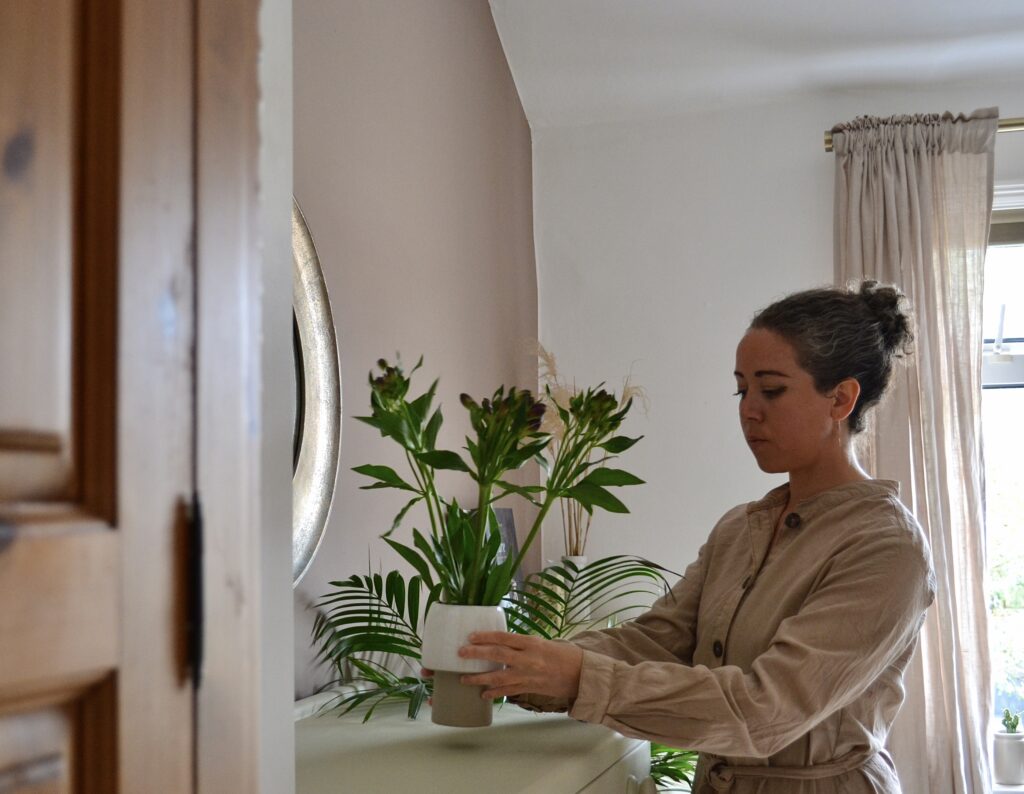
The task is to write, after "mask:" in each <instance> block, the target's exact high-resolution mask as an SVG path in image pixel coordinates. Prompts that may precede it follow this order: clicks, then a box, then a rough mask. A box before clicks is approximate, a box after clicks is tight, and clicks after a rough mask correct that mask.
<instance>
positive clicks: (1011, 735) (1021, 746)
mask: <svg viewBox="0 0 1024 794" xmlns="http://www.w3.org/2000/svg"><path fill="white" fill-rule="evenodd" d="M1002 723H1003V728H1005V730H1002V731H996V733H995V741H994V743H993V747H992V773H993V777H994V778H995V782H996V783H1004V784H1006V785H1011V786H1019V785H1021V784H1024V733H1019V732H1018V731H1017V728H1018V727H1019V726H1020V714H1011V713H1010V710H1009V709H1003V719H1002Z"/></svg>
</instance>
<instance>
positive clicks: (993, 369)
mask: <svg viewBox="0 0 1024 794" xmlns="http://www.w3.org/2000/svg"><path fill="white" fill-rule="evenodd" d="M1000 215H1001V217H1000ZM984 301H985V302H984V319H983V329H984V330H983V333H984V336H985V347H984V354H983V363H982V384H983V389H982V400H981V405H982V408H981V422H982V443H983V445H984V453H985V523H986V531H987V538H986V546H987V549H988V568H989V570H988V574H989V580H988V581H989V609H990V612H991V618H990V635H989V636H990V645H991V650H992V668H993V669H992V673H993V680H994V684H995V701H994V705H995V717H996V722H997V723H998V720H999V719H1000V718H1001V717H1002V713H1003V709H1004V708H1008V709H1009V710H1010V711H1011V712H1013V713H1018V712H1024V543H1022V538H1024V455H1022V450H1024V214H1022V213H1020V212H1017V213H1016V217H1014V216H1013V215H1012V214H1010V213H1002V214H997V215H995V216H994V217H993V224H992V234H991V237H990V240H989V248H988V253H987V255H986V258H985V297H984Z"/></svg>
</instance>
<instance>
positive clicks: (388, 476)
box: [352, 464, 419, 493]
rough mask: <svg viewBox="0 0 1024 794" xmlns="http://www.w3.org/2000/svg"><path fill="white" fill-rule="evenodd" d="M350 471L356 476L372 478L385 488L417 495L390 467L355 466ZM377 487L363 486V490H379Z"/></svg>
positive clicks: (416, 490) (417, 490) (415, 489)
mask: <svg viewBox="0 0 1024 794" xmlns="http://www.w3.org/2000/svg"><path fill="white" fill-rule="evenodd" d="M352 471H354V472H355V473H356V474H363V475H365V476H367V477H372V478H373V479H375V480H379V481H380V482H381V483H383V484H384V485H385V486H387V487H389V488H399V489H401V490H403V491H414V492H416V493H419V489H417V488H413V487H412V486H411V485H409V483H407V482H406V481H405V480H403V479H402V478H401V477H400V476H398V472H396V471H395V470H394V469H392V468H391V467H390V466H373V465H369V464H367V465H365V466H355V467H354V468H353V469H352ZM379 487H380V486H379V485H364V486H363V488H364V489H371V488H379Z"/></svg>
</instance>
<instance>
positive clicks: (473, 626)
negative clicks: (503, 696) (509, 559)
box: [421, 603, 507, 728]
mask: <svg viewBox="0 0 1024 794" xmlns="http://www.w3.org/2000/svg"><path fill="white" fill-rule="evenodd" d="M506 630H507V628H506V623H505V610H504V609H502V608H501V607H477V606H462V605H459V604H441V603H438V604H434V605H433V606H432V607H431V608H430V612H429V613H427V621H426V624H425V625H424V627H423V648H422V657H421V661H422V663H423V666H424V667H426V668H427V669H428V670H433V671H434V695H433V705H432V706H431V719H432V721H433V722H435V723H437V724H438V725H451V726H454V727H457V728H482V727H485V726H487V725H490V724H491V717H492V712H493V710H494V706H493V703H492V702H491V701H490V700H484V699H483V698H481V695H482V694H483V687H479V686H468V685H466V684H462V683H460V681H459V679H460V678H461V677H462V676H463V675H465V674H467V673H486V672H489V671H491V670H498V669H500V668H501V665H500V664H494V663H492V662H485V661H482V660H480V659H463V658H462V657H460V656H459V648H461V647H462V646H463V645H466V644H468V642H469V635H470V634H472V633H473V632H475V631H506Z"/></svg>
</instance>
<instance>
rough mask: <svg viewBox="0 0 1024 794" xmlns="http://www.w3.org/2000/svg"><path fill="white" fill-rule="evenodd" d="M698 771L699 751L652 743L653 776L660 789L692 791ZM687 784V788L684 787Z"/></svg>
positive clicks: (662, 790) (664, 790)
mask: <svg viewBox="0 0 1024 794" xmlns="http://www.w3.org/2000/svg"><path fill="white" fill-rule="evenodd" d="M696 771H697V753H696V752H695V751H693V750H677V749H675V748H674V747H666V746H665V745H663V744H656V743H654V742H652V743H651V777H652V778H654V782H655V784H656V785H657V786H658V791H661V792H670V791H678V792H687V793H688V792H690V791H692V790H693V778H694V775H695V773H696ZM683 786H685V788H684V787H683Z"/></svg>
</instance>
